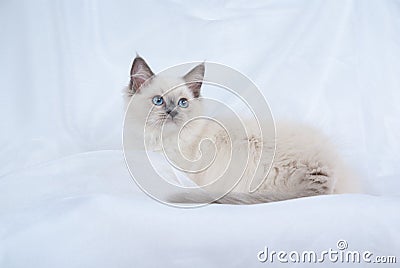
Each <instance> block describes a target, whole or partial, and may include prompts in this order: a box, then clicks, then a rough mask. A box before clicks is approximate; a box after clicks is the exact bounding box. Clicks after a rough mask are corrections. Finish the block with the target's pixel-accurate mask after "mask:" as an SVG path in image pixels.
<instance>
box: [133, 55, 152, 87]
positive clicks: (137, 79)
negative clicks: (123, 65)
mask: <svg viewBox="0 0 400 268" xmlns="http://www.w3.org/2000/svg"><path fill="white" fill-rule="evenodd" d="M153 75H154V73H153V72H152V71H151V69H150V67H149V65H147V63H146V62H145V61H144V59H143V58H141V57H140V56H138V55H137V56H136V58H135V59H134V60H133V63H132V68H131V81H130V83H129V89H130V90H131V91H132V93H135V92H137V91H139V89H140V87H141V86H142V85H143V83H144V82H146V80H147V79H149V78H150V77H152V76H153Z"/></svg>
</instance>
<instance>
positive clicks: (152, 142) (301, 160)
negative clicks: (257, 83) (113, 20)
mask: <svg viewBox="0 0 400 268" xmlns="http://www.w3.org/2000/svg"><path fill="white" fill-rule="evenodd" d="M203 75H204V65H199V66H197V67H196V68H195V69H193V70H192V71H191V72H190V73H188V74H187V75H186V76H185V77H183V78H164V77H160V76H154V74H153V73H152V72H151V70H150V68H149V67H148V66H147V64H146V63H145V62H144V60H143V59H141V58H136V59H135V61H134V63H133V66H132V70H131V77H132V79H131V84H130V87H129V90H128V92H130V93H131V95H133V94H134V95H135V96H134V98H133V100H132V102H133V103H131V105H134V106H135V108H133V109H130V111H129V110H128V112H127V118H131V120H130V121H129V122H130V123H129V124H131V126H130V127H132V128H133V129H136V131H137V130H141V129H143V126H144V125H145V123H146V122H147V125H146V127H145V128H144V129H145V135H144V138H145V144H146V148H145V149H146V150H151V151H160V152H162V150H164V152H163V153H166V154H167V155H168V157H170V158H171V159H172V162H174V163H175V164H176V165H177V166H183V167H184V169H185V170H199V172H187V175H188V177H190V178H191V179H192V180H193V181H194V182H195V183H196V184H197V185H199V186H206V185H209V187H208V188H207V191H208V192H207V193H206V194H209V195H211V196H218V197H221V196H222V195H223V194H225V193H226V190H227V189H231V188H232V191H231V192H230V193H228V194H227V195H225V196H224V197H222V198H219V199H218V200H217V202H219V203H234V204H251V203H261V202H269V201H277V200H285V199H291V198H297V197H304V196H312V195H320V194H332V193H346V192H356V191H358V185H357V184H356V182H355V180H354V177H353V176H352V175H351V174H350V173H349V172H348V171H347V169H346V167H345V165H344V164H343V163H342V161H341V160H340V158H339V157H338V156H337V154H336V153H335V150H334V147H333V145H332V144H331V143H330V142H329V140H328V139H327V138H326V137H324V136H323V135H321V134H319V133H318V132H317V131H315V130H314V129H312V128H309V127H306V126H303V125H299V124H293V123H288V122H278V123H276V137H263V138H262V137H261V134H260V131H259V128H258V126H256V125H252V124H251V121H249V122H248V123H246V124H245V125H246V130H247V133H243V132H242V131H239V129H237V130H236V128H235V126H230V128H229V126H228V129H230V131H229V134H227V133H226V132H224V131H222V130H221V128H220V127H219V126H217V125H215V124H212V122H211V121H207V120H203V121H199V122H192V123H190V124H187V125H184V123H185V122H187V121H188V120H190V119H192V118H195V117H196V116H200V115H202V111H203V110H202V108H203V107H202V101H201V98H199V95H200V94H199V92H200V87H201V82H200V83H199V81H201V80H202V79H203ZM194 81H196V83H191V84H188V85H182V84H183V83H185V82H194ZM171 88H175V89H174V90H171V91H168V90H169V89H171ZM157 95H160V96H163V98H164V99H165V103H164V106H165V107H164V108H162V107H158V106H156V107H154V105H153V103H152V102H151V99H152V98H153V97H154V96H157ZM181 98H185V99H187V100H189V103H190V105H189V107H187V108H185V109H182V108H181V107H178V106H177V105H175V106H176V107H175V108H174V111H175V110H176V115H175V117H172V118H171V117H170V116H169V113H166V112H165V111H166V109H167V107H168V105H169V104H168V103H170V104H171V105H173V103H176V102H177V100H178V99H181ZM128 99H129V98H128ZM160 106H161V105H160ZM163 109H164V110H165V111H164V112H163ZM149 111H150V113H149ZM225 122H230V120H227V121H225ZM164 123H165V124H164ZM262 123H263V122H261V124H262ZM228 124H229V123H228ZM182 126H183V127H182ZM181 127H182V129H181ZM161 130H162V131H161ZM133 132H134V131H133ZM136 133H137V134H139V135H138V136H142V135H141V133H139V132H136ZM161 133H162V134H161ZM178 135H179V145H178V144H177V138H178ZM142 137H143V136H142ZM204 138H207V139H209V140H210V141H212V143H201V142H202V141H204ZM138 139H139V138H138V137H136V138H135V137H133V136H132V139H131V140H132V141H136V142H137V146H136V147H137V148H138V147H140V146H141V145H142V144H143V141H142V140H140V139H139V140H138ZM200 144H201V146H199V145H200ZM275 146H276V150H274V149H275ZM134 147H135V146H134ZM232 148H234V150H233V151H232ZM232 152H233V154H232ZM182 155H183V157H182ZM210 156H214V158H213V162H212V165H210V166H208V168H205V169H202V168H203V167H204V166H206V164H207V163H208V162H210ZM188 159H189V160H192V161H186V160H188ZM272 159H273V162H272V163H271V160H272ZM193 160H198V161H193ZM229 161H231V162H229ZM244 163H245V164H246V165H245V168H243V167H244V165H243V164H244ZM226 167H228V169H226ZM238 174H240V175H241V176H240V175H239V176H238ZM233 175H236V177H237V178H233ZM253 177H254V179H255V180H256V181H259V182H262V183H261V184H260V185H258V186H259V187H258V188H257V190H256V191H255V192H253V193H250V191H249V190H250V189H255V187H251V185H253V184H252V180H253ZM216 179H219V183H216V184H214V185H213V184H211V183H212V182H213V181H215V180H216ZM232 180H237V181H238V183H237V184H235V183H234V182H232ZM253 183H254V182H253ZM231 186H234V187H231ZM204 200H208V199H207V198H204V197H202V196H200V195H199V196H193V195H186V196H185V195H181V196H177V197H175V198H174V201H178V202H203V201H204Z"/></svg>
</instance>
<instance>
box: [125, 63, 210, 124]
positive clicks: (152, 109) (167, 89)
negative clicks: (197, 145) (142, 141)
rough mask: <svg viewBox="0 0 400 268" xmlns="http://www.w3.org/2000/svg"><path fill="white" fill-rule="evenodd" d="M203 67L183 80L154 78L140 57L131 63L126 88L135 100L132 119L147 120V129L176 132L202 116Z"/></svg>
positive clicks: (131, 108) (197, 68)
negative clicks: (193, 119)
mask: <svg viewBox="0 0 400 268" xmlns="http://www.w3.org/2000/svg"><path fill="white" fill-rule="evenodd" d="M204 72H205V67H204V64H200V65H197V66H196V67H194V68H193V69H192V70H191V71H189V72H188V73H187V74H186V75H184V76H181V77H167V76H162V75H155V74H154V73H153V72H152V70H151V69H150V67H149V66H148V65H147V63H146V62H145V61H144V59H142V58H141V57H139V56H137V57H136V58H135V59H134V61H133V64H132V68H131V72H130V76H131V80H130V83H129V86H128V89H127V93H128V96H129V97H133V100H132V103H131V106H130V107H129V111H128V113H129V116H132V117H136V118H141V120H140V121H142V119H145V122H143V123H145V124H146V126H147V127H150V129H154V130H157V131H159V130H160V129H161V128H163V131H177V130H180V128H181V126H182V125H183V124H184V123H185V122H187V121H188V120H190V119H191V118H194V117H196V116H198V115H200V114H201V113H202V107H201V99H200V98H199V97H200V89H201V86H202V81H203V78H204Z"/></svg>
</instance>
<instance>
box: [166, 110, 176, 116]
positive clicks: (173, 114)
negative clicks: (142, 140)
mask: <svg viewBox="0 0 400 268" xmlns="http://www.w3.org/2000/svg"><path fill="white" fill-rule="evenodd" d="M165 112H166V113H167V114H169V115H170V116H171V117H172V118H174V117H175V116H176V115H177V114H178V112H177V111H175V110H170V109H167V110H165Z"/></svg>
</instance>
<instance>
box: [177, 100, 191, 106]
mask: <svg viewBox="0 0 400 268" xmlns="http://www.w3.org/2000/svg"><path fill="white" fill-rule="evenodd" d="M178 105H179V106H180V107H182V108H187V107H188V106H189V101H188V100H187V99H185V98H182V99H180V100H179V101H178Z"/></svg>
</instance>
